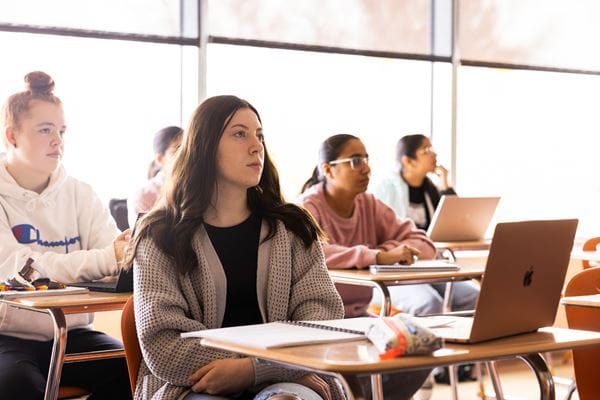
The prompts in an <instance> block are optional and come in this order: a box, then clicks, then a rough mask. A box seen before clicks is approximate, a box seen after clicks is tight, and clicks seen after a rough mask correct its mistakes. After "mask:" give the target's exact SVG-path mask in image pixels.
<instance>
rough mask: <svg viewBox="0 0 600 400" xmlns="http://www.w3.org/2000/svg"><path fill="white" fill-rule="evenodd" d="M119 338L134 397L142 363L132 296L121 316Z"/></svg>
mask: <svg viewBox="0 0 600 400" xmlns="http://www.w3.org/2000/svg"><path fill="white" fill-rule="evenodd" d="M121 336H122V339H123V348H124V349H125V360H126V361H127V371H128V372H129V383H130V384H131V394H132V395H135V385H136V382H137V376H138V371H139V370H140V363H141V362H142V350H141V349H140V343H139V342H138V337H137V332H136V330H135V318H134V316H133V296H131V297H130V298H129V299H128V300H127V303H125V307H124V308H123V312H122V314H121Z"/></svg>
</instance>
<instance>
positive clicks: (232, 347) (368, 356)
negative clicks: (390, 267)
mask: <svg viewBox="0 0 600 400" xmlns="http://www.w3.org/2000/svg"><path fill="white" fill-rule="evenodd" d="M202 344H203V345H205V346H208V347H212V348H216V349H221V350H228V351H232V352H234V353H239V354H244V355H247V356H254V357H258V358H261V359H265V360H271V361H275V362H280V363H284V364H288V365H294V366H299V367H304V368H309V369H312V370H319V371H328V372H337V373H350V374H352V373H378V372H385V371H393V370H399V369H420V368H431V367H436V366H442V365H450V364H456V363H463V362H474V361H485V360H496V359H501V358H507V357H514V356H518V355H524V354H530V353H544V352H548V351H556V350H566V349H572V348H579V347H586V346H592V345H600V332H589V331H578V330H569V329H560V328H543V329H541V330H540V331H539V332H534V333H527V334H523V335H517V336H511V337H507V338H503V339H496V340H490V341H487V342H483V343H478V344H446V345H445V346H444V347H443V348H442V349H440V350H437V351H435V352H434V353H433V354H432V355H431V356H415V357H399V358H395V359H392V360H385V361H381V360H379V357H378V354H377V351H376V349H375V347H374V346H373V345H372V344H370V343H369V342H368V341H367V340H360V341H354V342H345V343H334V344H331V343H329V344H321V345H308V346H296V347H287V348H279V349H260V348H255V347H249V346H243V345H239V344H233V343H227V342H223V341H216V340H211V339H202Z"/></svg>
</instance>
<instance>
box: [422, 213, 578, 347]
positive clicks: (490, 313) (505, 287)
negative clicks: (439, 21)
mask: <svg viewBox="0 0 600 400" xmlns="http://www.w3.org/2000/svg"><path fill="white" fill-rule="evenodd" d="M576 229H577V220H576V219H568V220H552V221H523V222H509V223H500V224H498V225H497V226H496V231H495V233H494V238H493V239H492V245H491V248H490V254H489V256H488V260H487V265H486V270H485V274H484V276H483V281H482V283H481V292H480V293H479V298H478V299H477V306H476V307H475V315H474V316H473V317H472V318H460V317H452V318H455V319H454V320H453V321H454V322H453V323H450V324H447V325H444V326H442V327H438V328H433V329H432V330H433V331H434V332H435V333H436V334H437V335H439V336H441V337H443V338H444V339H446V340H447V341H454V342H464V343H474V342H481V341H484V340H490V339H496V338H500V337H503V336H510V335H516V334H519V333H525V332H532V331H535V330H537V329H538V328H541V327H544V326H550V325H552V324H553V323H554V318H555V316H556V310H557V308H558V302H559V300H560V294H561V291H562V288H563V284H564V281H565V275H566V272H567V266H568V265H569V258H570V254H571V249H572V247H573V239H574V238H575V231H576ZM446 318H447V317H446Z"/></svg>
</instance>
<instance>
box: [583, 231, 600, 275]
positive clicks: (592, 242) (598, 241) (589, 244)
mask: <svg viewBox="0 0 600 400" xmlns="http://www.w3.org/2000/svg"><path fill="white" fill-rule="evenodd" d="M598 245H600V236H598V237H594V238H591V239H588V240H586V241H585V243H584V244H583V251H596V248H597V247H598ZM581 265H582V266H583V269H588V268H590V267H591V265H590V262H589V261H588V260H583V261H582V262H581Z"/></svg>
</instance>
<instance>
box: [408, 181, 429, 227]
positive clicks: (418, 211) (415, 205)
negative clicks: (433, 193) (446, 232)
mask: <svg viewBox="0 0 600 400" xmlns="http://www.w3.org/2000/svg"><path fill="white" fill-rule="evenodd" d="M408 204H409V208H410V209H411V214H412V215H411V217H412V219H413V221H414V222H415V225H417V228H420V229H427V228H428V227H429V223H430V222H431V215H429V210H428V209H427V204H426V203H425V182H423V184H422V185H421V186H418V187H413V186H410V185H408Z"/></svg>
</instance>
